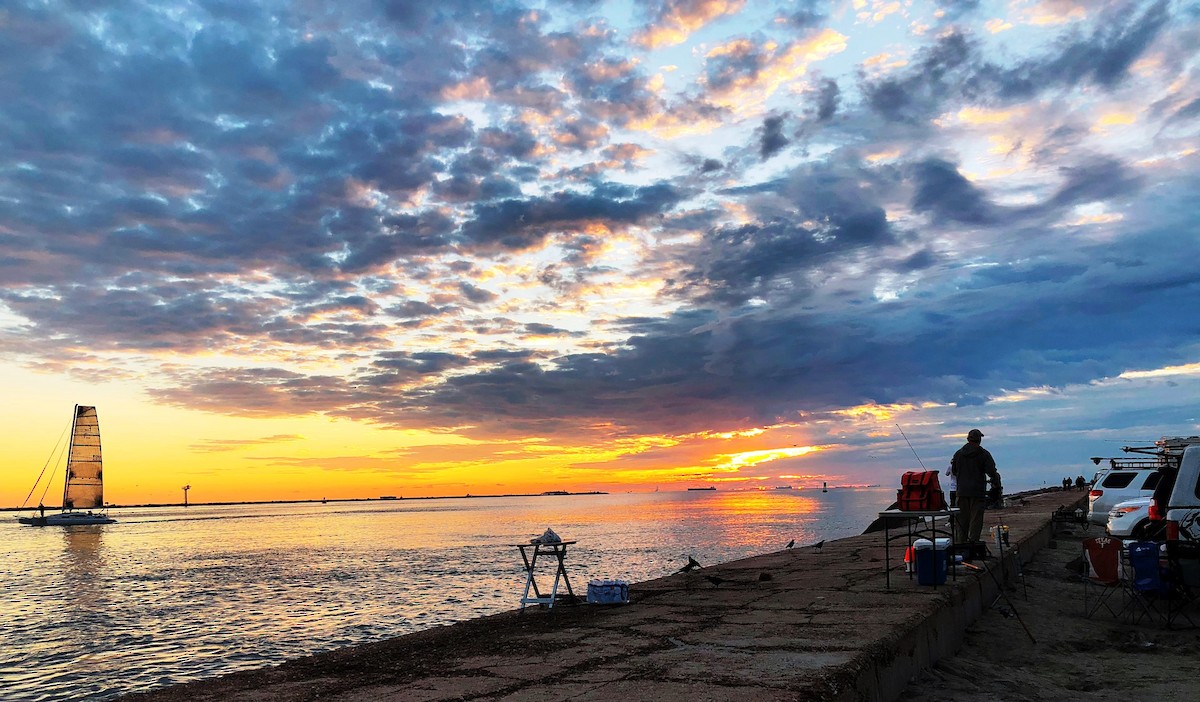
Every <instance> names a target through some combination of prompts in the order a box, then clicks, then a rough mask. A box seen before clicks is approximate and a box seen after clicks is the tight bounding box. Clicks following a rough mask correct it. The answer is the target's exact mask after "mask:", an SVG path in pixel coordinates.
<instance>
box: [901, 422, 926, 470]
mask: <svg viewBox="0 0 1200 702" xmlns="http://www.w3.org/2000/svg"><path fill="white" fill-rule="evenodd" d="M896 428H897V429H900V425H899V424H897V425H896ZM900 436H904V430H903V429H900ZM904 443H906V444H908V448H910V449H912V452H913V455H914V456H917V450H916V449H915V448H913V445H912V442H911V441H909V440H908V437H907V436H904ZM917 463H920V464H921V468H922V470H929V469H928V468H926V467H925V462H924V461H922V460H921V457H920V456H917Z"/></svg>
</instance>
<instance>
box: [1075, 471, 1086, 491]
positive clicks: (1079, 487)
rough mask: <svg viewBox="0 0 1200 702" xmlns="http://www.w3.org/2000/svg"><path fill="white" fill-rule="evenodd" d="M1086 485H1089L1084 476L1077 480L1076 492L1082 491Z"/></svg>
mask: <svg viewBox="0 0 1200 702" xmlns="http://www.w3.org/2000/svg"><path fill="white" fill-rule="evenodd" d="M1086 485H1087V481H1086V480H1084V479H1083V476H1082V475H1081V476H1079V477H1078V478H1075V489H1076V490H1082V489H1083V488H1084V487H1085V486H1086Z"/></svg>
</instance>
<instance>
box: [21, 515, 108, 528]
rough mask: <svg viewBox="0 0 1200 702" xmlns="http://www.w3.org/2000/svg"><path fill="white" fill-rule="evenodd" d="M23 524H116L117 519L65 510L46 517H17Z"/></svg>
mask: <svg viewBox="0 0 1200 702" xmlns="http://www.w3.org/2000/svg"><path fill="white" fill-rule="evenodd" d="M17 521H18V522H20V523H21V524H26V525H29V526H71V525H72V524H114V523H116V521H117V520H115V519H113V518H112V517H110V516H108V515H107V514H96V513H95V512H63V513H61V514H47V515H46V516H44V517H17Z"/></svg>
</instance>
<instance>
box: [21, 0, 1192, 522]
mask: <svg viewBox="0 0 1200 702" xmlns="http://www.w3.org/2000/svg"><path fill="white" fill-rule="evenodd" d="M1197 47H1200V3H1197V2H1184V1H1181V0H1173V1H1167V0H1157V1H1153V2H1149V1H1146V2H1129V1H1124V0H1113V1H1102V0H1086V1H1084V0H1079V1H1074V0H1010V1H1005V2H988V1H986V0H954V1H951V0H942V1H940V2H938V1H933V0H926V1H924V2H918V1H917V0H909V1H884V0H844V1H843V0H832V1H830V0H796V1H795V2H778V3H768V2H748V1H747V2H740V1H738V0H654V1H650V2H636V3H631V2H590V1H588V0H558V1H557V2H546V3H537V2H520V1H510V0H490V1H489V2H486V3H485V2H474V1H469V0H445V1H443V2H437V3H430V2H426V1H424V0H416V1H412V2H409V1H402V0H339V1H338V2H329V1H321V0H287V1H272V0H264V1H262V2H254V3H246V2H242V1H241V0H200V1H197V2H138V1H135V0H126V1H116V2H103V1H99V0H97V1H95V2H86V3H79V2H53V1H31V0H15V2H8V3H5V5H4V6H3V8H0V95H3V96H4V98H3V99H2V100H0V155H2V158H0V283H2V284H0V383H2V387H3V388H4V392H3V396H2V397H3V401H2V402H0V426H2V427H3V429H0V436H2V437H4V446H5V450H4V452H3V454H4V455H3V457H0V505H9V506H16V505H20V504H22V503H23V502H25V501H28V502H29V503H31V504H36V503H37V501H38V499H39V496H40V495H41V494H43V493H42V490H43V489H44V488H42V487H38V488H36V489H33V490H31V487H32V486H33V485H34V484H35V480H36V479H37V477H38V475H39V472H44V475H43V478H42V480H43V482H44V481H46V480H47V479H48V478H56V479H57V481H58V482H57V484H56V485H55V486H54V487H51V488H50V489H49V492H48V493H46V494H47V495H48V496H47V497H46V498H45V500H46V502H47V504H56V503H57V499H58V495H59V494H61V489H62V488H61V479H62V469H61V468H57V469H56V467H55V466H56V461H55V457H56V455H57V454H56V453H55V446H56V445H58V442H59V440H60V437H61V436H62V434H63V430H64V429H65V428H66V426H67V425H68V424H69V421H70V418H71V414H72V409H71V408H72V406H73V405H74V404H77V403H78V404H84V405H95V406H96V407H97V408H98V413H99V418H100V425H101V431H102V443H103V447H104V455H105V487H106V499H107V500H108V501H110V502H113V503H116V504H133V503H145V502H179V501H182V497H183V493H182V491H181V488H182V486H184V485H190V486H191V490H190V496H189V499H190V500H191V501H194V502H202V501H232V500H272V499H280V500H290V499H321V498H328V499H338V498H353V497H376V496H379V495H397V496H406V497H407V496H412V497H415V496H435V495H463V494H474V495H483V494H506V493H528V492H534V493H536V492H542V491H546V490H572V491H586V490H605V491H641V490H653V489H662V490H679V489H683V488H685V487H701V486H716V487H718V489H722V490H726V489H728V490H738V489H763V488H767V489H769V488H773V487H776V486H782V485H791V486H793V487H796V488H811V487H817V486H820V485H821V484H822V483H828V484H829V485H830V486H831V487H833V486H848V485H882V486H889V485H895V486H897V487H898V486H899V482H900V474H901V473H903V472H905V471H908V470H920V469H923V468H927V469H930V470H941V469H943V468H944V467H945V466H946V464H947V462H948V460H949V457H950V456H951V455H952V454H953V452H954V451H955V450H956V449H957V448H958V447H959V446H961V445H962V444H963V442H964V440H965V435H966V433H967V431H968V430H969V429H971V428H979V429H981V430H982V431H983V432H984V434H985V438H984V441H983V443H984V446H985V447H986V448H989V449H990V450H991V451H992V452H993V454H994V456H995V457H996V461H997V465H998V467H999V469H1000V472H1001V474H1002V475H1003V476H1004V482H1005V487H1006V488H1007V489H1009V490H1010V491H1011V490H1014V489H1019V488H1030V487H1041V486H1043V485H1046V484H1050V485H1056V484H1058V483H1059V482H1060V481H1061V479H1062V478H1063V477H1065V476H1076V475H1079V474H1084V473H1086V474H1087V476H1088V477H1090V476H1091V472H1092V471H1093V470H1094V468H1093V467H1092V463H1091V462H1090V461H1089V460H1088V458H1089V457H1091V456H1112V455H1121V453H1120V448H1121V447H1122V446H1125V445H1129V444H1145V443H1147V442H1153V441H1154V440H1155V439H1157V438H1159V437H1161V436H1165V435H1184V436H1186V435H1191V434H1200V401H1198V399H1197V398H1200V315H1198V314H1197V311H1196V310H1197V307H1198V303H1200V266H1198V262H1200V225H1198V223H1200V211H1198V210H1197V207H1196V199H1197V193H1200V153H1198V151H1197V149H1198V148H1200V140H1198V139H1197V135H1198V131H1200V80H1198V78H1200V54H1198V53H1197ZM55 470H57V471H58V472H57V475H55V473H54V471H55Z"/></svg>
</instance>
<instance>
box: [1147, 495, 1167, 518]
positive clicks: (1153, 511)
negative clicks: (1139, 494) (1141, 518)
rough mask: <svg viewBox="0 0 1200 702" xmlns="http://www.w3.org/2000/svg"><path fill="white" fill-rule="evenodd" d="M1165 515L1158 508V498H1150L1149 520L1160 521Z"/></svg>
mask: <svg viewBox="0 0 1200 702" xmlns="http://www.w3.org/2000/svg"><path fill="white" fill-rule="evenodd" d="M1166 516H1167V515H1165V514H1163V513H1162V511H1160V510H1159V509H1158V500H1155V499H1153V498H1151V500H1150V521H1152V522H1161V521H1162V520H1163V519H1164V518H1165V517H1166Z"/></svg>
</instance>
